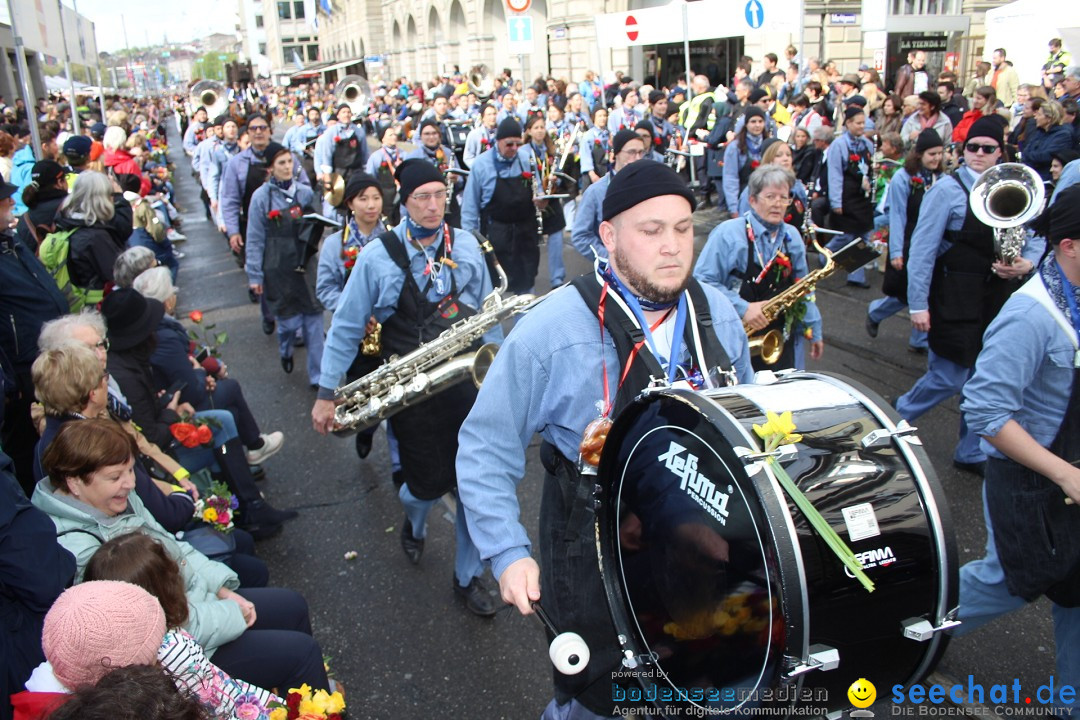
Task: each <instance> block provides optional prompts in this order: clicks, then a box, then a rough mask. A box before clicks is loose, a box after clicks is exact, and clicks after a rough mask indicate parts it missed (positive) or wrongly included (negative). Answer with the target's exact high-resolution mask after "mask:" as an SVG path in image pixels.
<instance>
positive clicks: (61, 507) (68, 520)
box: [31, 478, 247, 655]
mask: <svg viewBox="0 0 1080 720" xmlns="http://www.w3.org/2000/svg"><path fill="white" fill-rule="evenodd" d="M31 501H32V502H33V503H34V505H35V506H36V507H37V508H38V509H39V510H42V511H43V512H45V513H46V514H47V515H48V516H49V517H50V518H52V521H53V524H54V525H56V534H57V539H58V540H59V541H60V544H61V545H63V546H64V547H65V548H67V549H68V550H69V551H70V552H71V554H72V555H74V556H75V563H76V566H77V570H76V572H75V580H76V582H79V581H81V580H82V576H83V572H84V571H85V570H86V563H87V562H89V561H90V557H91V556H92V555H93V554H94V553H95V552H96V551H97V549H98V548H99V547H100V546H101V544H102V543H103V542H105V541H107V540H111V539H112V538H114V537H117V536H119V535H124V534H126V533H130V532H134V531H140V532H144V533H146V534H147V535H149V536H150V537H152V538H154V539H155V540H157V541H158V542H160V543H161V544H162V545H164V546H165V549H166V550H167V551H168V553H169V555H170V556H171V557H172V558H173V559H174V560H176V563H177V564H178V565H179V566H180V572H181V573H182V574H183V576H184V585H185V588H186V591H187V598H188V621H187V624H186V625H185V626H184V629H186V630H187V631H188V632H189V633H191V634H192V635H193V636H194V637H195V639H196V640H198V641H199V644H200V645H202V646H203V649H205V650H206V654H207V655H211V654H212V653H213V652H214V651H215V650H217V649H218V648H219V647H221V646H222V645H224V644H225V643H227V642H230V641H232V640H235V639H236V638H238V637H240V634H241V633H243V632H244V630H246V629H247V623H245V622H244V616H243V614H241V612H240V606H239V605H237V604H236V603H235V602H233V601H232V600H222V599H220V598H218V596H217V591H218V590H220V589H221V588H222V587H225V588H228V589H230V590H235V589H236V588H237V587H239V585H240V582H239V580H238V579H237V577H236V573H234V572H233V571H232V570H230V569H229V568H228V567H226V566H225V565H222V564H221V563H219V562H214V561H213V560H210V559H209V558H207V557H206V556H205V555H203V554H202V553H200V552H199V551H198V550H196V549H195V548H193V547H191V546H190V545H188V544H187V543H185V542H180V541H178V540H177V539H176V538H175V537H173V536H172V535H170V534H169V533H168V532H167V531H166V530H165V529H164V528H163V527H161V526H160V525H158V523H157V521H156V520H154V518H153V517H151V515H150V513H149V512H147V510H146V507H145V506H144V505H143V504H142V501H141V500H140V499H139V496H138V495H136V494H135V493H131V494H130V495H129V496H128V509H127V511H126V512H124V513H121V514H120V515H117V516H115V517H108V516H106V515H105V514H104V513H102V512H100V511H98V510H96V509H94V508H92V507H90V506H89V505H87V504H85V503H83V502H80V501H79V500H76V499H75V498H73V497H71V496H70V495H65V494H63V493H60V492H57V491H56V490H54V489H53V487H52V484H51V483H50V482H49V479H48V478H44V479H42V480H40V481H39V482H38V484H37V487H35V488H34V495H33V497H32V498H31Z"/></svg>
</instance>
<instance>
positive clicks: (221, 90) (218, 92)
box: [188, 80, 229, 120]
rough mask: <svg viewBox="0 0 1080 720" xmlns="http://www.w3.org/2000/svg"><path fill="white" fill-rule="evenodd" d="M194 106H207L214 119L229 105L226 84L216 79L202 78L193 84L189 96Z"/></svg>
mask: <svg viewBox="0 0 1080 720" xmlns="http://www.w3.org/2000/svg"><path fill="white" fill-rule="evenodd" d="M188 99H189V100H190V101H191V105H192V107H194V108H198V107H200V106H201V107H203V108H206V114H207V116H208V117H209V118H210V119H211V120H213V119H214V118H216V117H217V116H218V115H221V114H222V113H223V112H225V110H226V108H228V107H229V98H228V97H227V95H226V92H225V86H224V85H222V84H221V83H219V82H215V81H214V80H200V81H199V82H197V83H195V84H194V85H192V86H191V94H190V96H189V98H188Z"/></svg>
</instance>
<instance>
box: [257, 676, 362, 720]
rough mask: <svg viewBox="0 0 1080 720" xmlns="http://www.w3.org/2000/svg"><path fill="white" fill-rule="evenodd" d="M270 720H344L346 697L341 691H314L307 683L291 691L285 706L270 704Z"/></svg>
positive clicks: (286, 698)
mask: <svg viewBox="0 0 1080 720" xmlns="http://www.w3.org/2000/svg"><path fill="white" fill-rule="evenodd" d="M270 707H271V708H272V710H271V712H270V720H343V719H344V718H345V697H344V696H343V695H342V694H341V692H340V691H336V692H334V693H332V694H331V693H328V692H327V691H325V690H316V691H314V692H313V691H312V690H311V688H310V687H308V685H307V683H304V684H303V685H301V686H300V687H298V688H292V689H290V690H289V694H288V695H287V696H286V697H285V704H284V705H282V704H281V703H270Z"/></svg>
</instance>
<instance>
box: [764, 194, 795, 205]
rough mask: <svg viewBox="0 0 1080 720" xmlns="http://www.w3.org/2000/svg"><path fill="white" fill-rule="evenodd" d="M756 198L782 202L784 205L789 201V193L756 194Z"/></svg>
mask: <svg viewBox="0 0 1080 720" xmlns="http://www.w3.org/2000/svg"><path fill="white" fill-rule="evenodd" d="M758 199H759V200H764V201H765V202H767V203H782V204H784V205H787V204H788V203H790V202H791V196H790V195H758Z"/></svg>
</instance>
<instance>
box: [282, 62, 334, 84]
mask: <svg viewBox="0 0 1080 720" xmlns="http://www.w3.org/2000/svg"><path fill="white" fill-rule="evenodd" d="M328 65H330V63H328V62H321V63H315V64H314V65H308V66H307V67H305V68H304V69H303V70H297V71H296V72H292V73H289V78H290V79H292V80H300V79H302V78H311V77H316V76H317V75H318V74H319V73H321V72H323V71H324V70H326V67H327V66H328Z"/></svg>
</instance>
